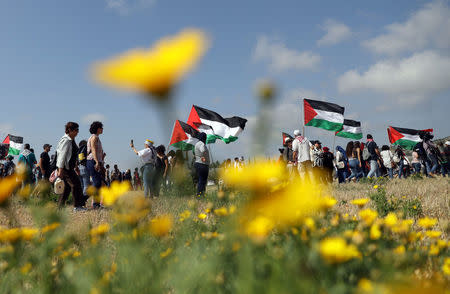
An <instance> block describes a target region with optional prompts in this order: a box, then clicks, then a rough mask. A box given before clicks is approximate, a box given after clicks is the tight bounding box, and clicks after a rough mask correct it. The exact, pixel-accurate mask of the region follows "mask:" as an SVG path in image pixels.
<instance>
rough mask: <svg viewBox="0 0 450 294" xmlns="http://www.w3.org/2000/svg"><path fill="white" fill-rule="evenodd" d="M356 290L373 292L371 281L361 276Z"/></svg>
mask: <svg viewBox="0 0 450 294" xmlns="http://www.w3.org/2000/svg"><path fill="white" fill-rule="evenodd" d="M358 290H359V291H361V292H363V293H372V292H373V285H372V282H371V281H370V280H368V279H366V278H362V279H361V280H359V282H358Z"/></svg>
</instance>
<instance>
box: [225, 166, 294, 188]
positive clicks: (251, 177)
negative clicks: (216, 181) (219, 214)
mask: <svg viewBox="0 0 450 294" xmlns="http://www.w3.org/2000/svg"><path fill="white" fill-rule="evenodd" d="M221 178H223V180H224V181H225V182H226V183H227V184H228V185H231V186H235V187H238V188H243V189H246V190H249V191H251V192H259V193H261V194H267V193H268V192H270V191H271V189H272V188H273V187H274V186H276V185H277V184H280V183H282V182H283V180H285V179H287V173H286V171H285V168H284V166H282V165H281V164H273V163H272V162H267V161H257V162H256V163H252V164H248V165H246V166H245V167H244V168H242V169H235V168H233V169H226V170H225V169H222V171H221Z"/></svg>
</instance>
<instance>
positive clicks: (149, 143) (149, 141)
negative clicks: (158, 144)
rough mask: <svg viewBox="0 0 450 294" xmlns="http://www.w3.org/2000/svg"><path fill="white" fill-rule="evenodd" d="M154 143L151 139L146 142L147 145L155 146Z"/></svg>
mask: <svg viewBox="0 0 450 294" xmlns="http://www.w3.org/2000/svg"><path fill="white" fill-rule="evenodd" d="M153 143H154V142H153V141H152V140H150V139H147V140H145V143H144V144H145V145H153Z"/></svg>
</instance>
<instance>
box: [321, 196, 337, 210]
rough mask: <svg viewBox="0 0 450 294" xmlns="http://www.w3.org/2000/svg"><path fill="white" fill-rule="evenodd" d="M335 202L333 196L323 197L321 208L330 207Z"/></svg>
mask: <svg viewBox="0 0 450 294" xmlns="http://www.w3.org/2000/svg"><path fill="white" fill-rule="evenodd" d="M336 203H337V200H336V199H335V198H333V197H324V198H323V199H322V208H323V209H324V210H328V209H330V208H332V207H333V206H335V205H336Z"/></svg>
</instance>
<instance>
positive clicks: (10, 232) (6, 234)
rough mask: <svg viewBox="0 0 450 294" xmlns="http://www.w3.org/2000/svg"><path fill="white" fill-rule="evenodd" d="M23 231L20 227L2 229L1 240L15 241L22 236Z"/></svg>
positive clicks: (0, 232)
mask: <svg viewBox="0 0 450 294" xmlns="http://www.w3.org/2000/svg"><path fill="white" fill-rule="evenodd" d="M21 235H22V234H21V231H20V229H18V228H12V229H6V230H1V231H0V242H9V243H14V242H16V241H17V240H19V239H20V237H21Z"/></svg>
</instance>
